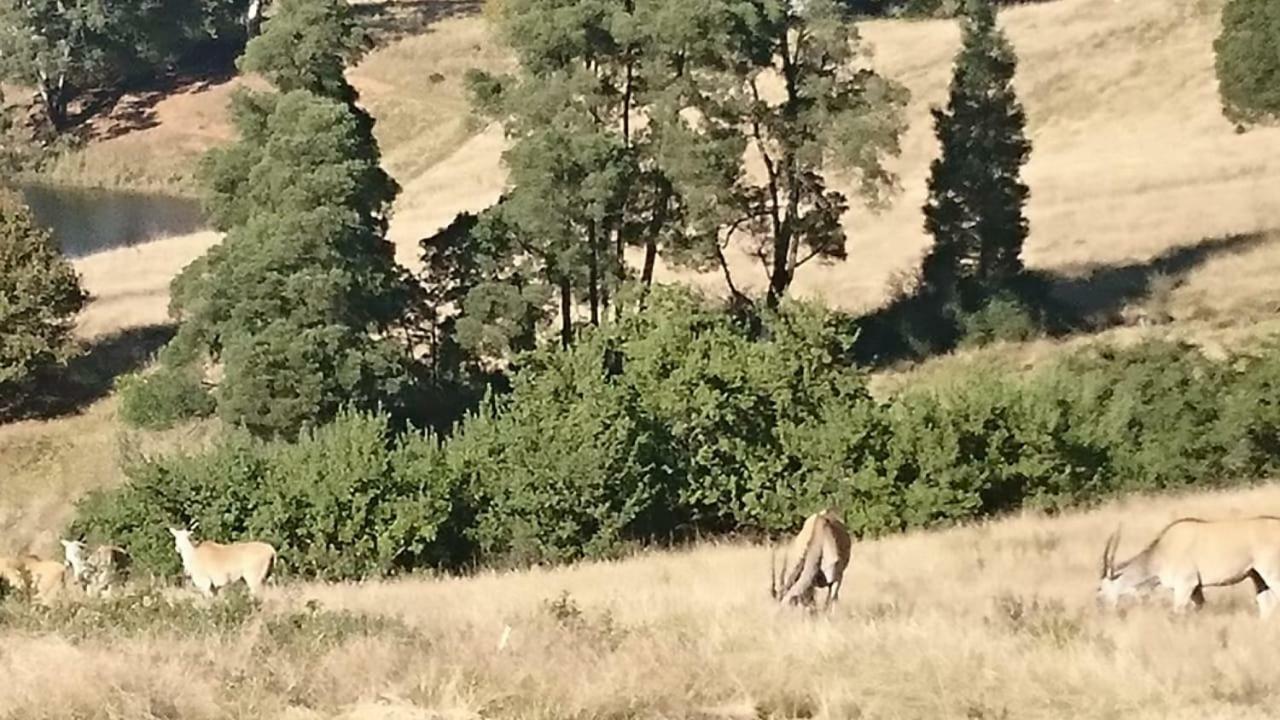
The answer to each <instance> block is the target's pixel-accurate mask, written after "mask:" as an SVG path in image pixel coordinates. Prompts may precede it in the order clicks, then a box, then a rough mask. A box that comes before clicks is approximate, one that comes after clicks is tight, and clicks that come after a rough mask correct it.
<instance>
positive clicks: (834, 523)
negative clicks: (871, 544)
mask: <svg viewBox="0 0 1280 720" xmlns="http://www.w3.org/2000/svg"><path fill="white" fill-rule="evenodd" d="M851 544H852V543H851V541H850V539H849V530H848V529H847V528H845V526H844V523H843V522H841V521H840V519H839V518H838V517H836V515H835V513H834V512H832V511H831V510H823V511H822V512H820V513H815V514H813V515H810V516H809V517H808V518H806V519H805V521H804V526H803V527H802V528H800V533H799V534H798V535H796V537H795V539H793V540H792V541H791V546H790V548H789V549H788V550H787V552H786V554H785V555H783V562H782V573H781V575H779V573H778V572H777V565H776V558H775V563H774V567H773V569H772V577H771V578H770V580H771V582H770V594H771V595H772V596H773V599H774V600H777V601H778V602H779V603H782V604H784V605H786V604H792V605H795V604H800V605H805V606H812V605H813V604H814V597H813V595H814V590H815V589H817V588H822V587H825V588H826V589H827V598H826V603H825V605H824V607H825V609H828V610H829V609H830V608H831V604H832V603H834V602H836V600H838V599H839V598H840V583H841V582H842V580H843V578H844V569H845V568H846V567H847V566H848V565H849V550H850V547H851Z"/></svg>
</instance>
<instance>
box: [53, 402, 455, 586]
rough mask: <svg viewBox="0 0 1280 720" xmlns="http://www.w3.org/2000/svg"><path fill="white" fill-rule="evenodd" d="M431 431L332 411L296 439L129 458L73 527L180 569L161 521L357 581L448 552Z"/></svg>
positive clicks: (444, 490) (154, 566)
mask: <svg viewBox="0 0 1280 720" xmlns="http://www.w3.org/2000/svg"><path fill="white" fill-rule="evenodd" d="M439 459H440V451H439V449H438V447H437V445H436V441H435V440H434V439H433V438H430V437H425V436H418V435H408V436H405V437H402V438H400V439H398V440H392V439H391V438H390V433H389V432H388V428H387V423H386V420H385V418H383V417H381V416H373V415H363V414H357V413H344V414H341V415H340V416H339V417H338V419H337V420H335V421H334V422H333V423H331V424H329V425H326V426H324V427H323V428H320V429H318V430H315V431H312V432H307V433H304V434H303V436H302V437H301V438H300V439H299V440H298V442H297V443H292V444H291V443H285V442H279V441H263V440H257V439H254V438H252V437H249V436H248V435H247V434H245V433H232V434H231V435H229V436H228V437H226V438H225V439H223V440H222V441H221V442H220V443H219V444H218V445H217V446H216V447H214V448H213V449H211V450H209V451H206V452H203V453H200V454H196V455H188V456H175V457H168V458H162V459H156V460H147V461H143V462H141V463H137V464H135V465H133V466H131V467H129V468H127V469H126V474H127V476H128V480H127V482H126V483H125V484H124V485H123V486H122V487H120V488H118V489H114V490H108V491H102V492H98V493H95V494H92V495H90V496H89V497H88V498H86V499H85V500H84V501H83V502H82V504H81V506H80V508H79V512H78V516H77V518H76V520H75V522H74V523H73V527H72V529H71V532H72V533H76V534H85V535H87V536H88V537H89V538H91V539H93V540H107V539H109V540H111V541H112V542H116V543H120V544H123V545H124V546H125V547H126V548H128V550H129V552H130V553H131V554H132V556H133V558H134V560H135V561H136V562H137V563H138V565H139V567H142V568H144V569H147V570H150V571H152V572H155V573H159V574H163V575H172V574H176V573H177V572H178V571H179V570H180V569H181V563H180V559H179V557H178V554H177V552H176V551H175V550H174V546H173V538H172V537H171V536H170V535H169V533H168V531H167V530H166V529H165V528H166V527H167V526H178V525H181V526H191V525H192V524H193V523H198V528H197V532H196V535H197V537H198V538H204V539H216V540H219V541H223V542H225V541H229V540H236V539H241V538H253V539H259V540H264V541H267V542H270V543H272V544H273V545H274V546H275V547H276V550H277V552H278V553H279V560H278V564H277V572H280V573H284V574H290V573H292V574H298V575H303V576H308V577H322V578H326V579H344V578H357V577H363V576H366V575H378V574H386V573H391V572H395V571H398V570H402V569H405V568H411V567H417V566H419V565H424V564H435V563H438V562H444V561H445V560H446V559H455V558H457V557H458V556H459V555H460V554H465V553H460V551H459V549H458V548H457V547H456V546H454V544H455V543H456V542H458V536H459V534H460V533H459V532H458V531H455V530H450V528H451V526H450V520H451V518H452V510H453V507H452V506H453V498H454V497H455V494H456V493H455V490H454V489H453V488H452V487H451V485H450V482H451V481H450V479H449V478H450V476H449V475H448V474H446V473H444V472H443V470H444V467H445V466H444V465H443V463H441V462H439Z"/></svg>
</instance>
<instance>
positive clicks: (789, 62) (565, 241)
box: [460, 0, 906, 345]
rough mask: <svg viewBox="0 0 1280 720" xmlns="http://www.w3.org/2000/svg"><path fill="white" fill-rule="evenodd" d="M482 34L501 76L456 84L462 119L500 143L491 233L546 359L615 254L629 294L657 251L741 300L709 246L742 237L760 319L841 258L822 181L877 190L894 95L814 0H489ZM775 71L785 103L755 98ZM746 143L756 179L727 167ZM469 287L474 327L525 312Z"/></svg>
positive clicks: (885, 189) (840, 204) (599, 309)
mask: <svg viewBox="0 0 1280 720" xmlns="http://www.w3.org/2000/svg"><path fill="white" fill-rule="evenodd" d="M497 20H498V26H499V28H500V30H501V32H502V34H503V36H504V38H505V39H506V40H507V42H508V43H509V44H510V45H511V47H512V49H513V50H514V51H515V54H516V55H517V57H518V58H519V60H520V71H519V73H518V74H516V75H515V76H513V77H493V76H487V75H483V74H473V75H472V76H471V77H470V78H469V80H470V85H471V89H472V92H473V97H474V102H475V106H476V108H477V109H478V110H479V111H480V112H482V113H484V114H485V115H487V116H489V117H492V118H495V119H498V120H500V121H502V123H503V126H504V128H505V129H506V131H507V133H508V134H509V135H510V136H511V139H512V143H511V148H510V150H509V152H508V153H507V154H506V155H505V158H504V160H505V162H506V165H507V167H508V169H509V171H510V180H511V185H512V187H511V189H510V191H509V193H508V194H507V196H506V197H505V198H504V200H503V202H502V204H501V206H500V214H501V216H502V223H503V224H504V225H505V227H506V229H507V230H508V231H509V232H510V234H511V236H512V237H513V238H514V241H515V242H514V244H515V245H516V246H517V247H519V249H520V252H519V256H520V258H521V259H522V260H523V261H524V262H525V263H526V264H527V266H526V268H527V272H523V273H522V275H523V276H524V277H525V278H526V279H527V280H530V281H534V280H536V281H538V282H540V283H541V284H543V285H545V286H547V287H551V288H555V289H556V290H557V291H558V298H557V300H558V304H559V307H560V331H561V340H562V344H563V345H568V344H570V343H571V342H573V341H574V339H575V337H576V331H575V329H574V327H573V323H574V318H573V309H574V308H575V307H576V306H578V305H579V304H582V305H584V306H585V307H586V308H587V309H588V311H589V313H590V321H591V324H592V325H599V324H600V323H601V319H602V317H603V316H604V315H606V314H607V312H608V309H609V308H610V307H611V306H616V305H618V303H619V299H620V298H621V297H623V296H624V295H625V290H624V288H625V286H626V284H627V280H628V270H627V263H626V261H625V258H624V255H625V252H626V249H627V248H628V246H630V247H636V248H641V249H642V250H643V253H644V254H643V261H642V265H641V270H640V276H639V282H640V284H641V285H643V286H645V287H648V286H649V285H650V284H651V283H652V280H653V273H654V268H655V264H656V259H657V257H658V255H659V254H662V255H663V256H664V257H665V258H666V259H667V260H668V261H669V262H671V263H673V264H677V265H683V266H694V267H698V268H707V267H712V266H719V267H722V269H723V270H724V272H725V274H726V279H727V281H728V282H729V285H730V289H731V291H732V292H733V294H734V296H735V298H736V299H737V301H739V302H740V303H745V302H746V301H747V300H748V298H747V297H746V296H745V295H743V294H742V293H740V292H739V290H738V287H737V286H736V285H735V284H734V281H733V278H732V276H731V275H730V273H729V268H728V266H727V264H726V263H725V262H724V254H725V253H724V251H725V248H726V247H727V246H728V245H729V244H731V243H745V244H746V245H747V246H748V249H749V251H750V252H751V253H752V254H754V255H758V256H760V257H761V259H762V261H763V262H764V264H765V266H766V270H767V272H768V274H769V281H770V282H769V289H768V294H767V302H768V304H769V306H770V307H776V306H777V305H778V303H779V302H781V300H782V298H783V297H784V296H785V294H786V292H787V290H788V288H789V287H790V284H791V282H792V279H793V278H794V275H795V272H796V270H797V268H799V267H800V266H802V265H804V264H805V263H807V262H810V261H814V260H818V261H823V260H829V261H834V260H843V259H844V257H845V237H844V232H843V227H842V224H841V221H840V220H841V216H842V215H843V214H844V213H845V211H846V210H847V209H848V198H847V197H846V196H845V194H844V193H842V192H838V191H835V190H832V189H830V188H829V187H828V185H827V182H826V179H825V177H824V174H823V173H824V172H826V171H828V170H838V171H843V172H845V173H847V174H848V175H849V176H850V178H852V179H853V180H854V182H855V187H856V188H857V192H858V194H859V195H861V196H863V197H864V198H866V199H868V200H871V201H872V202H879V201H882V200H884V199H885V198H886V197H887V195H888V193H889V191H890V190H891V189H892V187H893V184H894V183H893V180H894V178H893V176H892V174H891V173H890V172H888V170H887V167H886V163H885V161H886V159H887V158H888V157H890V156H892V155H894V154H896V153H897V151H898V137H899V135H900V134H901V132H902V130H903V129H904V124H903V120H902V109H903V106H904V105H905V101H906V93H905V90H903V89H902V88H901V87H900V86H898V85H896V84H894V83H891V82H889V81H887V80H885V79H884V78H882V77H880V76H879V75H877V74H876V73H874V72H873V71H871V70H870V69H868V68H867V67H866V63H865V61H866V60H867V57H866V55H865V53H864V51H863V48H862V47H861V45H860V44H859V42H858V39H857V36H856V33H854V32H853V27H852V25H851V24H850V23H849V22H848V18H847V17H846V15H845V13H843V12H841V11H840V9H839V7H838V6H837V4H836V3H834V2H832V0H812V1H811V2H806V3H803V4H800V3H776V2H755V1H750V0H715V1H713V2H707V3H692V4H691V3H687V2H676V1H673V0H646V1H644V2H618V1H617V0H557V1H556V2H554V3H552V4H551V5H548V3H546V2H541V1H534V0H506V1H505V2H503V3H501V5H500V6H499V8H498V13H497ZM854 68H861V69H857V70H855V69H854ZM778 70H781V72H782V73H783V75H784V80H785V82H784V83H782V87H783V89H784V93H785V97H784V98H782V99H780V100H777V101H772V100H767V99H764V98H765V95H762V94H761V92H760V87H759V85H758V79H759V78H760V77H761V76H762V75H763V74H766V73H771V72H775V71H778ZM637 117H644V118H646V121H645V122H643V123H637V122H635V119H636V118H637ZM748 145H750V146H752V147H753V149H754V150H757V151H759V153H760V154H761V155H762V156H763V157H764V162H765V165H766V168H767V173H766V174H767V179H765V180H759V179H758V174H753V173H749V172H748V171H747V167H746V164H745V160H744V151H745V150H746V148H747V147H748ZM529 284H531V283H528V284H526V285H525V286H524V287H528V286H529ZM477 292H483V293H484V297H483V301H484V302H483V303H481V302H480V300H481V299H477V304H481V305H483V307H482V308H481V309H482V310H484V311H488V312H489V314H490V315H495V314H497V312H498V311H501V312H503V313H511V312H514V313H516V314H519V313H520V310H521V307H520V306H521V305H526V304H529V303H530V299H529V298H528V297H527V295H526V294H524V293H522V292H520V289H514V290H513V289H512V288H510V287H507V288H502V289H500V290H499V289H495V288H493V287H488V288H486V289H485V290H484V291H477ZM619 312H621V310H619ZM464 315H465V313H464ZM486 320H496V318H486V317H484V316H483V314H482V316H481V317H480V318H478V322H480V324H481V327H483V328H493V327H495V326H496V325H499V324H500V323H498V322H496V321H486ZM460 327H461V326H460ZM471 329H472V330H473V331H474V330H478V329H480V328H477V327H474V326H473V327H472V328H471ZM478 336H481V334H480V333H475V332H473V333H472V334H471V335H470V337H471V338H472V339H473V340H474V339H475V338H477V337H478Z"/></svg>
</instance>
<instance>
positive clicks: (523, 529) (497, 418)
mask: <svg viewBox="0 0 1280 720" xmlns="http://www.w3.org/2000/svg"><path fill="white" fill-rule="evenodd" d="M845 326H846V324H845V323H843V322H842V321H840V320H839V318H837V317H836V316H833V315H830V314H828V313H825V312H823V311H819V310H817V309H816V308H812V307H807V306H796V307H793V308H791V309H790V310H789V311H788V312H786V313H783V314H780V315H776V316H771V317H769V318H766V319H765V320H764V322H763V326H762V327H759V328H756V327H752V326H751V325H749V324H739V323H738V322H736V321H735V320H734V319H733V318H732V317H731V316H729V315H727V314H725V313H723V312H719V311H717V310H715V309H712V308H710V307H708V306H706V305H705V304H703V303H702V302H701V301H700V300H698V299H697V298H695V297H693V296H692V295H690V294H687V293H684V292H679V291H658V292H655V293H654V294H653V295H652V296H651V297H650V298H649V299H648V301H647V305H646V308H645V310H644V312H643V313H632V314H628V315H627V316H625V317H624V318H623V319H622V320H621V321H620V322H619V323H616V324H613V325H610V326H606V327H604V328H601V329H599V330H597V331H595V332H593V333H590V334H588V335H587V336H586V337H584V338H582V339H580V341H579V342H578V343H577V344H576V345H575V346H574V347H573V348H571V349H569V350H566V351H562V350H544V351H540V352H537V353H534V354H532V355H529V356H526V357H525V358H523V359H522V367H521V370H520V372H518V373H517V374H516V376H515V378H514V391H513V393H512V394H511V395H510V396H509V397H508V398H505V399H504V400H503V401H502V402H500V403H498V404H497V408H496V409H495V410H490V411H488V412H485V413H482V414H480V415H479V416H477V417H475V418H472V419H471V420H469V421H468V422H466V423H465V424H464V426H463V427H462V429H461V431H460V432H459V433H458V434H457V436H456V437H455V438H454V439H452V440H451V441H450V443H449V453H448V454H449V455H450V461H451V462H452V463H453V464H454V466H455V467H457V468H459V469H460V471H461V472H462V473H464V475H465V480H464V481H463V484H464V485H466V486H467V487H470V488H472V493H473V495H472V497H473V499H474V510H475V512H476V526H475V529H474V537H475V539H476V541H477V545H478V548H479V550H480V552H481V556H482V558H484V559H486V560H490V561H492V560H516V561H531V560H566V559H573V558H577V557H580V556H583V555H587V556H599V555H608V554H612V553H615V552H616V551H617V550H618V549H619V548H620V547H622V546H623V545H624V544H625V543H626V542H628V541H647V540H653V539H669V538H672V537H679V536H685V535H689V534H692V533H694V532H698V531H701V532H726V531H732V530H740V529H760V528H769V529H786V528H790V527H791V525H792V524H793V523H794V515H795V512H796V510H797V506H800V507H804V508H806V509H809V510H813V509H817V508H818V507H819V506H820V505H821V504H822V503H823V502H825V501H826V500H827V496H828V491H834V490H837V489H838V487H839V483H840V481H841V480H843V473H844V472H845V470H846V469H847V468H845V467H844V466H843V465H838V464H837V465H828V466H826V467H819V466H818V465H817V464H816V463H815V464H813V465H810V464H809V463H808V462H807V459H808V458H811V457H813V458H816V457H829V456H830V455H831V453H830V452H829V451H826V450H824V449H822V448H810V447H809V443H810V433H809V428H810V427H811V426H813V425H815V424H817V423H826V424H827V427H828V428H829V429H830V430H831V432H834V433H837V434H838V435H839V437H841V438H844V439H853V440H854V441H855V442H856V441H858V438H857V436H856V431H855V432H854V433H848V432H843V431H842V430H840V429H839V428H838V420H837V419H838V418H844V417H848V416H850V414H851V413H861V416H862V417H864V418H866V419H867V420H868V421H869V422H874V421H875V413H874V412H873V408H874V402H873V401H872V400H871V398H870V395H869V394H868V393H867V392H866V389H865V385H864V382H863V378H862V376H861V375H860V374H859V373H858V372H856V371H854V370H852V369H850V365H849V363H848V360H847V357H846V356H847V352H848V347H849V345H850V343H851V340H852V338H850V337H848V334H847V332H846V329H845ZM872 435H875V433H872ZM813 437H814V441H815V442H817V443H829V442H830V434H828V433H823V434H819V435H815V436H813ZM877 439H878V436H877Z"/></svg>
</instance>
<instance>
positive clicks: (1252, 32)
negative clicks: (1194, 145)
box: [1213, 0, 1280, 124]
mask: <svg viewBox="0 0 1280 720" xmlns="http://www.w3.org/2000/svg"><path fill="white" fill-rule="evenodd" d="M1213 47H1214V50H1215V51H1216V53H1217V60H1216V65H1217V71H1218V91H1219V93H1220V95H1221V97H1222V107H1223V112H1224V113H1225V114H1226V116H1227V118H1228V119H1230V120H1232V121H1234V122H1237V123H1241V124H1250V123H1257V122H1261V121H1272V122H1274V121H1276V120H1278V119H1280V3H1277V2H1275V0H1229V1H1228V2H1227V4H1226V6H1225V7H1223V9H1222V34H1221V35H1219V36H1218V39H1217V41H1215V42H1214V44H1213Z"/></svg>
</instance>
